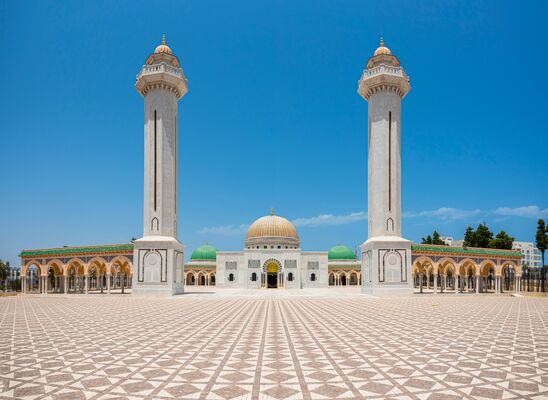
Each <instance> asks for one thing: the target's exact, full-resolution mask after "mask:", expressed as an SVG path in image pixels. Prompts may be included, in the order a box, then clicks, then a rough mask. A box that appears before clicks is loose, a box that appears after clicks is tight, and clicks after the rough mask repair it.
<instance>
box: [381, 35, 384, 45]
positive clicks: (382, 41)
mask: <svg viewBox="0 0 548 400" xmlns="http://www.w3.org/2000/svg"><path fill="white" fill-rule="evenodd" d="M381 47H384V39H383V38H382V33H381Z"/></svg>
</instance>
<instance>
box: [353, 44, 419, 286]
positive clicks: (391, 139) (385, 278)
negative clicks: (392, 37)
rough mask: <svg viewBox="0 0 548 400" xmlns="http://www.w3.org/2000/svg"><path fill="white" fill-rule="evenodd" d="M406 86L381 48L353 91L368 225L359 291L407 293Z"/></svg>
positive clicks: (395, 64)
mask: <svg viewBox="0 0 548 400" xmlns="http://www.w3.org/2000/svg"><path fill="white" fill-rule="evenodd" d="M410 89H411V87H410V86H409V77H408V76H407V74H406V73H405V71H404V70H403V68H402V67H401V66H400V62H399V61H398V59H397V58H396V57H395V56H394V55H392V53H391V52H390V50H389V49H388V48H387V47H385V46H384V42H383V39H382V37H381V43H380V47H379V48H378V49H377V50H375V53H374V54H373V57H371V58H370V59H369V61H368V62H367V66H366V68H365V70H364V71H363V74H362V77H361V79H360V80H359V82H358V93H359V95H360V96H361V97H363V98H364V99H365V100H366V101H367V102H368V103H369V110H368V118H367V120H368V129H367V130H368V140H367V145H368V150H367V158H368V186H367V188H368V191H367V195H368V227H369V232H368V233H369V234H368V239H367V241H366V242H365V243H364V244H362V246H361V251H362V292H364V293H372V294H382V293H395V292H404V293H411V291H412V288H413V282H412V278H411V242H410V241H408V240H406V239H403V238H402V237H401V100H402V99H403V98H404V97H405V95H406V94H407V92H408V91H409V90H410Z"/></svg>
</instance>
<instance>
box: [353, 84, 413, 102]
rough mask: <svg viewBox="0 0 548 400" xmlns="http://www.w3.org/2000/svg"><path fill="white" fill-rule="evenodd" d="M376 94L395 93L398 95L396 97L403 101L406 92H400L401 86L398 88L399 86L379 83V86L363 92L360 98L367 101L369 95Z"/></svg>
mask: <svg viewBox="0 0 548 400" xmlns="http://www.w3.org/2000/svg"><path fill="white" fill-rule="evenodd" d="M377 92H396V93H397V94H398V96H400V99H403V97H404V96H405V94H406V92H404V91H403V90H402V88H401V86H399V85H390V84H386V83H381V84H379V85H376V86H372V87H370V88H368V90H367V91H365V92H363V94H362V96H363V97H364V98H365V99H366V100H369V98H370V97H371V95H373V94H375V93H377ZM360 94H361V93H360Z"/></svg>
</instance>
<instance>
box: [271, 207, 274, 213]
mask: <svg viewBox="0 0 548 400" xmlns="http://www.w3.org/2000/svg"><path fill="white" fill-rule="evenodd" d="M270 215H274V207H271V208H270Z"/></svg>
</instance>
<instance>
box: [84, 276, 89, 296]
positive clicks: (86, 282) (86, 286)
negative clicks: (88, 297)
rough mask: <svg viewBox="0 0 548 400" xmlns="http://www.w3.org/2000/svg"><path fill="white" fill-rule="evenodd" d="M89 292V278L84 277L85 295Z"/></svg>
mask: <svg viewBox="0 0 548 400" xmlns="http://www.w3.org/2000/svg"><path fill="white" fill-rule="evenodd" d="M88 290H89V277H88V276H87V275H84V291H85V293H86V294H88Z"/></svg>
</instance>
